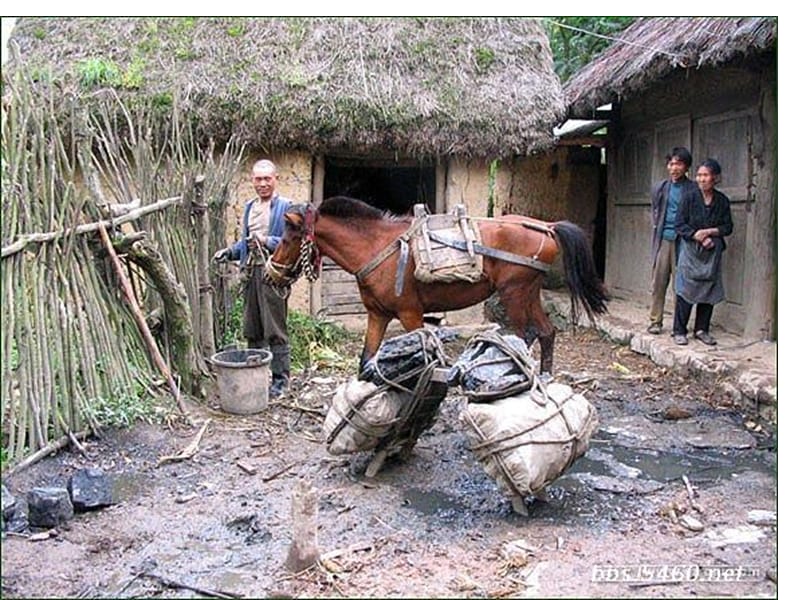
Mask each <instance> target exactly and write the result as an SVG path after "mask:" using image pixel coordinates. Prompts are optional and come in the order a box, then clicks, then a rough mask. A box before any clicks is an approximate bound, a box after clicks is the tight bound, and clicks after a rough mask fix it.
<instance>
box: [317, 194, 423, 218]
mask: <svg viewBox="0 0 800 600" xmlns="http://www.w3.org/2000/svg"><path fill="white" fill-rule="evenodd" d="M318 211H319V214H320V215H326V216H329V217H336V218H337V219H347V220H351V219H367V220H372V221H378V220H383V219H387V220H392V221H405V220H407V218H406V217H403V216H398V215H393V214H392V213H390V212H388V211H385V210H381V209H380V208H376V207H374V206H372V205H371V204H367V203H366V202H364V201H363V200H357V199H356V198H348V197H347V196H333V197H331V198H326V199H325V200H323V201H322V202H321V203H320V205H319V208H318Z"/></svg>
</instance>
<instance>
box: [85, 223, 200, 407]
mask: <svg viewBox="0 0 800 600" xmlns="http://www.w3.org/2000/svg"><path fill="white" fill-rule="evenodd" d="M99 231H100V238H101V239H102V240H103V245H104V246H105V247H106V250H107V251H108V254H109V256H110V257H111V262H112V264H113V265H114V270H115V271H116V273H117V277H118V278H119V283H120V286H121V287H122V290H123V293H124V295H125V299H126V300H127V302H128V304H129V305H130V307H131V310H132V311H133V314H134V317H135V318H136V323H137V325H138V326H139V330H140V331H141V333H142V336H143V337H144V339H145V342H146V343H147V347H148V349H149V350H150V354H151V356H152V357H153V360H154V361H155V363H156V366H157V367H158V368H159V370H160V371H161V373H162V374H163V375H164V377H165V378H166V380H167V382H168V383H169V387H170V391H171V392H172V395H173V396H174V397H175V402H176V403H177V404H178V409H179V410H180V411H181V414H182V415H184V416H185V417H186V418H187V419H188V418H189V415H188V412H187V410H186V406H185V405H184V403H183V399H182V398H181V391H180V389H179V388H178V386H177V384H176V383H175V380H174V379H173V378H172V374H171V373H170V370H169V367H168V366H167V363H166V362H164V357H163V356H162V355H161V351H160V350H159V349H158V344H156V341H155V340H154V339H153V334H152V333H150V328H149V327H148V326H147V321H146V320H145V318H144V315H143V314H142V310H141V308H139V304H138V303H137V302H136V298H135V297H134V296H133V290H132V289H131V285H130V281H128V278H127V276H126V275H125V270H124V269H123V268H122V263H121V262H120V260H119V257H118V256H117V253H116V251H115V250H114V245H113V244H112V243H111V239H110V238H109V237H108V232H107V231H106V229H105V227H101V228H100V230H99ZM190 422H191V420H190Z"/></svg>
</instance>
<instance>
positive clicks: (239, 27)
mask: <svg viewBox="0 0 800 600" xmlns="http://www.w3.org/2000/svg"><path fill="white" fill-rule="evenodd" d="M226 31H227V32H228V35H229V36H231V37H232V38H238V37H242V36H243V35H244V32H245V26H244V23H243V22H241V21H239V22H237V23H234V24H233V25H231V26H230V27H228V29H227V30H226Z"/></svg>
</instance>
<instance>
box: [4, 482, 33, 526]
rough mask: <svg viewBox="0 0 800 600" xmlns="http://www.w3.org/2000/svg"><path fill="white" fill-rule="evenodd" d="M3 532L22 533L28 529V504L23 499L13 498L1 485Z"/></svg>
mask: <svg viewBox="0 0 800 600" xmlns="http://www.w3.org/2000/svg"><path fill="white" fill-rule="evenodd" d="M2 487H3V490H2V493H3V531H10V532H13V533H22V532H23V531H27V529H28V503H27V502H26V501H25V499H24V498H19V497H17V496H14V494H12V493H11V491H10V490H9V489H8V488H7V487H6V486H5V485H3V486H2Z"/></svg>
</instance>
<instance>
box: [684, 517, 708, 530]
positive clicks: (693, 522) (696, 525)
mask: <svg viewBox="0 0 800 600" xmlns="http://www.w3.org/2000/svg"><path fill="white" fill-rule="evenodd" d="M678 523H680V525H681V527H685V528H686V529H688V530H689V531H703V529H705V526H704V525H703V523H701V522H700V521H699V520H698V519H695V518H694V517H693V516H691V515H681V516H680V518H679V519H678Z"/></svg>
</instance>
